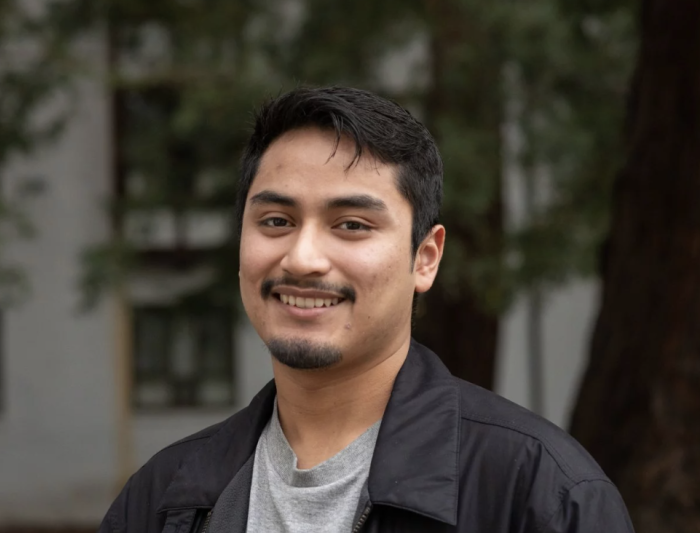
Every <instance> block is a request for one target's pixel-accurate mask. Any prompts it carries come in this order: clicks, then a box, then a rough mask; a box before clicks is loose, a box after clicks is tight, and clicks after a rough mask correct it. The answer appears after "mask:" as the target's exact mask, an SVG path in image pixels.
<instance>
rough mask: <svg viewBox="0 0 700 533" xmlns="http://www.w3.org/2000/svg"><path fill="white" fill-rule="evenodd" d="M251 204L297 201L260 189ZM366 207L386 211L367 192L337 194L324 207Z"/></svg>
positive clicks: (385, 207) (381, 204)
mask: <svg viewBox="0 0 700 533" xmlns="http://www.w3.org/2000/svg"><path fill="white" fill-rule="evenodd" d="M250 203H251V204H252V205H264V204H276V205H281V206H284V207H297V206H298V203H297V201H296V200H295V199H294V198H292V197H291V196H286V195H284V194H280V193H277V192H274V191H269V190H266V191H262V192H259V193H258V194H256V195H255V196H252V197H251V199H250ZM342 208H352V209H368V210H371V211H388V208H387V206H386V204H385V203H384V201H382V200H380V199H379V198H375V197H374V196H370V195H369V194H354V195H351V196H338V197H337V198H331V199H330V200H328V201H327V202H326V209H342Z"/></svg>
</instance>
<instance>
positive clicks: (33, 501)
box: [0, 46, 115, 523]
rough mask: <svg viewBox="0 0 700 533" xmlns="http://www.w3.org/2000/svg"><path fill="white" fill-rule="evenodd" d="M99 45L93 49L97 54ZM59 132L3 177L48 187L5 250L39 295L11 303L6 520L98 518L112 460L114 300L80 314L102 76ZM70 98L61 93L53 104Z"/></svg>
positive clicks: (95, 182)
mask: <svg viewBox="0 0 700 533" xmlns="http://www.w3.org/2000/svg"><path fill="white" fill-rule="evenodd" d="M101 52H102V51H101V50H100V49H99V46H95V47H94V48H89V49H86V53H87V54H89V55H93V56H94V58H95V59H96V60H98V59H99V57H100V55H101ZM79 91H80V100H79V102H80V105H79V106H76V107H75V112H74V114H73V116H72V119H71V122H70V125H69V127H68V128H67V130H66V132H65V135H64V136H63V137H62V138H61V140H60V142H59V143H58V144H57V145H55V146H54V147H52V148H51V149H50V150H45V151H43V152H40V153H39V154H37V157H33V158H32V160H31V164H29V163H24V164H18V165H16V166H15V167H14V168H13V169H12V171H11V173H10V175H9V176H8V180H7V182H6V183H5V184H4V185H5V186H6V187H8V188H12V186H13V183H14V181H15V180H16V179H19V178H20V177H21V176H23V175H25V174H27V173H29V174H38V175H40V176H42V178H43V179H44V180H45V182H46V185H47V187H46V191H45V192H44V194H43V195H42V196H41V197H39V198H38V199H37V200H36V202H34V204H33V205H32V207H31V213H30V216H31V218H32V220H33V221H34V223H35V224H36V226H37V229H38V237H37V238H36V239H35V240H32V241H29V242H25V243H15V244H14V245H13V246H12V249H11V250H9V256H10V257H11V258H12V259H13V260H16V261H17V262H19V263H20V264H21V265H22V266H23V267H24V268H25V269H26V272H27V274H28V276H29V279H30V281H31V285H32V295H31V297H30V298H29V300H28V301H26V302H25V303H24V304H23V305H21V306H20V307H18V308H15V309H12V310H10V311H7V312H6V314H5V338H4V345H3V347H2V354H3V358H4V365H5V372H4V376H3V377H4V379H5V383H4V387H5V388H6V394H5V401H4V408H3V411H2V413H1V414H0V450H2V452H1V453H0V523H3V522H5V523H8V522H13V521H26V520H28V519H31V520H36V521H54V522H59V521H71V522H80V521H91V520H93V519H94V517H95V516H96V513H97V512H98V510H100V509H102V506H103V502H104V500H105V497H106V496H107V495H108V494H109V492H110V486H109V482H110V480H111V479H112V475H113V471H114V456H115V451H114V444H113V443H114V426H115V424H114V405H113V401H112V398H113V397H114V395H115V391H114V387H115V384H114V381H113V379H112V361H113V360H114V354H113V346H114V342H113V313H112V309H113V306H112V304H111V302H110V301H105V302H104V303H103V304H102V305H101V306H100V307H99V308H98V309H97V310H96V311H95V312H94V313H91V314H89V315H79V314H78V313H77V312H76V310H77V303H78V293H77V291H76V286H77V280H78V275H79V267H78V262H77V251H78V250H81V249H83V248H84V247H85V246H86V245H88V244H91V243H94V242H96V241H101V240H104V239H105V237H106V236H107V235H108V233H107V231H108V226H107V222H106V220H105V217H104V216H103V212H102V209H103V205H104V200H105V199H106V198H107V194H108V190H109V174H108V162H109V145H110V141H109V137H108V132H109V122H108V113H107V105H106V104H107V100H106V98H105V92H104V88H103V86H102V85H101V84H99V83H96V82H94V81H89V80H87V81H84V82H83V83H82V84H81V85H80V87H79ZM64 105H65V102H59V101H56V102H54V103H53V104H52V105H51V106H49V107H47V109H45V110H44V112H45V113H47V114H49V113H51V112H53V111H55V110H56V109H58V108H60V107H62V106H64Z"/></svg>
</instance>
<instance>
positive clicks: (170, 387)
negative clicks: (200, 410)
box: [132, 306, 234, 410]
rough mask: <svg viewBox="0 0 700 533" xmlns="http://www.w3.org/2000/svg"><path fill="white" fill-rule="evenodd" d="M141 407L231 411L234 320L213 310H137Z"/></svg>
mask: <svg viewBox="0 0 700 533" xmlns="http://www.w3.org/2000/svg"><path fill="white" fill-rule="evenodd" d="M133 320H134V324H133V326H134V327H133V332H134V333H133V340H134V343H133V353H134V387H133V396H132V403H133V405H134V407H135V408H137V409H146V410H148V409H163V408H173V407H225V406H230V405H231V404H232V403H233V400H234V389H233V377H234V376H233V371H234V370H233V349H232V344H233V316H232V312H231V310H230V309H227V308H224V307H215V306H210V307H209V308H208V309H197V310H196V311H187V310H184V309H177V308H173V307H169V306H142V307H136V308H135V309H134V313H133Z"/></svg>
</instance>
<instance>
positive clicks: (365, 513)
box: [352, 502, 372, 533]
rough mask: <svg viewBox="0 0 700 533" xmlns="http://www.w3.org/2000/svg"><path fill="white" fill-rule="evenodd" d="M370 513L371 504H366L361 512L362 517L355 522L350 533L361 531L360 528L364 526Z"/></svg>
mask: <svg viewBox="0 0 700 533" xmlns="http://www.w3.org/2000/svg"><path fill="white" fill-rule="evenodd" d="M370 511H372V502H367V505H366V506H365V510H364V511H362V515H361V516H360V519H359V520H358V521H357V524H355V527H354V528H352V533H359V531H360V530H361V529H362V526H364V525H365V522H366V521H367V517H368V516H369V513H370Z"/></svg>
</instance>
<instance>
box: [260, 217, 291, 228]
mask: <svg viewBox="0 0 700 533" xmlns="http://www.w3.org/2000/svg"><path fill="white" fill-rule="evenodd" d="M262 225H263V226H267V227H269V228H284V227H286V226H287V220H286V219H284V218H282V217H270V218H266V219H265V220H263V221H262Z"/></svg>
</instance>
